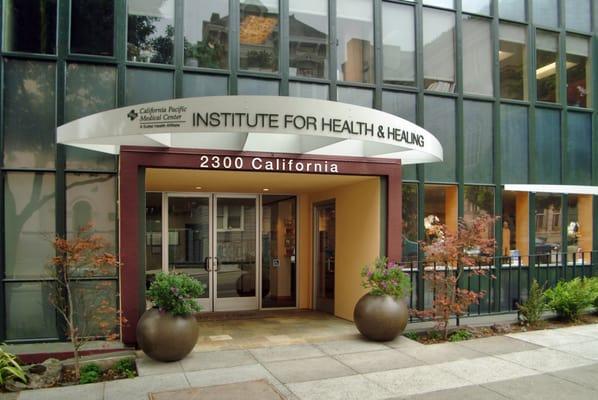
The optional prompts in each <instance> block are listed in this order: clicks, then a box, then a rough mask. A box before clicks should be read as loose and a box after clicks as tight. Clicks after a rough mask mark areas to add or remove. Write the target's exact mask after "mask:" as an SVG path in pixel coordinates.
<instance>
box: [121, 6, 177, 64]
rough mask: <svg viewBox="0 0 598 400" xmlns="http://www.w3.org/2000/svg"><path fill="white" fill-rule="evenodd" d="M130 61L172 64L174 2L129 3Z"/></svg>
mask: <svg viewBox="0 0 598 400" xmlns="http://www.w3.org/2000/svg"><path fill="white" fill-rule="evenodd" d="M127 6H128V10H127V11H128V15H129V18H128V23H127V60H129V61H135V62H141V63H155V64H172V62H173V59H172V57H173V49H174V0H156V1H147V0H128V2H127Z"/></svg>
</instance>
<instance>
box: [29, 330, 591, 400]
mask: <svg viewBox="0 0 598 400" xmlns="http://www.w3.org/2000/svg"><path fill="white" fill-rule="evenodd" d="M138 369H139V373H140V377H138V378H135V379H129V380H122V381H113V382H107V383H99V384H91V385H81V386H75V387H70V388H58V389H47V390H39V391H30V392H23V393H21V395H20V396H19V397H18V399H19V400H30V399H43V400H53V399H56V400H58V399H60V400H69V399H90V400H91V399H97V400H102V399H104V400H113V399H114V400H116V399H118V400H123V399H124V400H129V399H131V400H136V399H139V400H147V398H148V393H151V392H160V391H167V390H175V389H180V388H188V387H207V386H212V385H222V384H227V383H236V382H244V381H252V380H258V379H266V380H267V381H269V382H270V383H271V384H272V385H273V386H274V387H275V388H276V389H277V390H278V391H279V392H280V393H282V394H283V395H284V396H285V397H287V398H288V399H300V400H311V399H314V400H316V399H318V400H319V399H327V400H335V399H338V400H341V399H342V400H346V399H367V400H376V399H481V398H484V399H490V400H493V399H518V400H523V399H538V398H542V399H576V400H581V399H592V400H595V399H598V379H596V378H597V377H598V324H596V325H585V326H577V327H571V328H563V329H555V330H545V331H534V332H526V333H516V334H511V335H506V336H495V337H490V338H484V339H475V340H470V341H466V342H461V343H445V344H437V345H427V346H425V345H421V344H419V343H417V342H413V341H411V340H408V339H406V338H404V337H401V338H399V339H398V340H396V341H394V342H390V343H384V344H379V343H372V342H366V341H363V340H362V339H361V338H360V337H358V336H357V335H355V336H353V337H352V338H344V339H342V340H331V341H323V342H320V343H299V344H291V345H285V346H271V347H261V348H253V349H233V350H220V351H198V352H194V353H192V354H191V355H190V356H189V357H187V358H186V359H184V360H182V361H181V362H176V363H170V364H161V363H156V362H153V361H151V360H149V359H147V358H145V357H140V358H139V359H138ZM172 400H176V398H175V397H172ZM243 400H251V399H249V398H247V396H243Z"/></svg>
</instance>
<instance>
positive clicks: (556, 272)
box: [401, 251, 598, 321]
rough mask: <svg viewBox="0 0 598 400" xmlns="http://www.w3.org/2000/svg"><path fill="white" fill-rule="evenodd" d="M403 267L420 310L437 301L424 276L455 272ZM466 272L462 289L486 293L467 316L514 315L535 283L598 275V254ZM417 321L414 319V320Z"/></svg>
mask: <svg viewBox="0 0 598 400" xmlns="http://www.w3.org/2000/svg"><path fill="white" fill-rule="evenodd" d="M401 265H402V266H403V271H404V272H405V273H407V274H408V275H409V277H410V280H411V289H412V290H411V293H410V295H409V307H410V308H413V309H418V310H424V309H429V308H431V307H432V302H433V301H434V299H435V293H434V290H433V289H432V287H431V285H430V282H428V281H427V280H426V279H424V275H425V274H426V273H430V272H439V273H445V274H449V273H454V272H455V268H454V267H449V268H447V267H446V266H445V265H441V264H439V263H432V262H428V261H425V260H423V261H421V260H420V261H403V262H402V263H401ZM475 269H478V270H484V272H485V274H479V273H475V272H476V271H474V270H475ZM463 271H464V272H463V274H462V275H461V277H460V280H459V287H461V288H466V289H469V290H472V291H475V292H480V291H484V292H485V295H484V296H483V297H482V298H481V299H480V301H479V302H478V303H477V304H472V305H471V306H470V307H469V310H468V313H467V314H466V315H465V316H478V315H489V314H503V313H511V312H517V304H518V303H521V302H524V301H525V300H526V299H527V296H528V293H529V289H530V286H531V284H532V282H533V280H536V281H538V283H539V284H540V286H543V287H544V288H545V289H548V288H551V287H554V286H555V285H556V284H557V282H559V281H562V280H571V279H573V278H576V277H590V276H598V251H588V252H578V253H555V252H552V253H550V254H537V255H528V256H517V257H493V258H491V262H486V263H484V264H482V263H479V264H477V265H476V266H474V267H464V268H463ZM478 272H479V271H478ZM417 320H419V319H418V318H415V317H411V321H417Z"/></svg>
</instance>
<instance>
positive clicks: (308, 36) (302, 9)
mask: <svg viewBox="0 0 598 400" xmlns="http://www.w3.org/2000/svg"><path fill="white" fill-rule="evenodd" d="M289 74H290V75H291V76H304V77H308V78H328V2H326V1H320V0H290V1H289Z"/></svg>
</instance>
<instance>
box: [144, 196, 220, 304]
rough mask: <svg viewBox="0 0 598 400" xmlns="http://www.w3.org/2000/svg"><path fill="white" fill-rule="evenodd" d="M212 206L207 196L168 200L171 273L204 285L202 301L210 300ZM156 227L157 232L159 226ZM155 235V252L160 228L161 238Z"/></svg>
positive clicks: (153, 240) (169, 266)
mask: <svg viewBox="0 0 598 400" xmlns="http://www.w3.org/2000/svg"><path fill="white" fill-rule="evenodd" d="M154 202H155V200H154ZM209 203H210V200H209V199H208V198H207V197H169V198H168V270H169V271H177V272H182V273H185V274H188V275H190V276H192V277H193V278H195V279H198V280H200V281H201V282H203V283H204V284H205V285H206V290H205V292H204V294H203V295H202V296H201V298H208V297H209V285H210V281H209V279H208V271H207V270H206V268H205V259H206V257H209V255H210V247H209V246H210V243H209V238H210V207H209ZM146 211H149V210H148V209H146ZM154 218H155V217H154ZM154 226H155V229H158V225H157V224H154ZM154 235H155V233H152V239H151V243H152V249H153V247H154V243H157V242H158V239H159V240H160V242H161V240H162V239H161V238H162V234H161V228H160V235H159V236H158V237H154ZM156 246H157V245H156ZM146 251H147V238H146ZM160 264H161V263H160ZM160 269H161V268H160ZM156 270H159V269H158V268H156Z"/></svg>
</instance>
